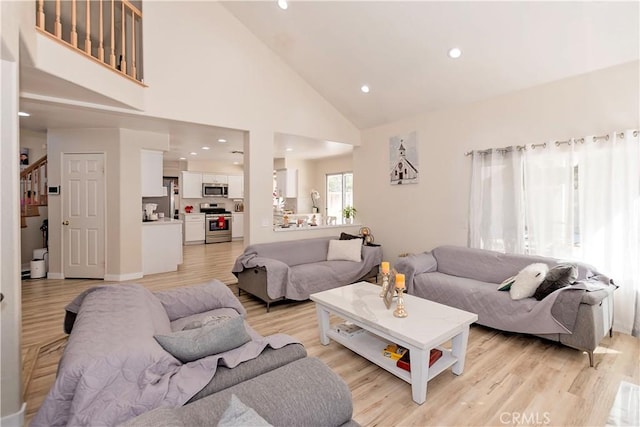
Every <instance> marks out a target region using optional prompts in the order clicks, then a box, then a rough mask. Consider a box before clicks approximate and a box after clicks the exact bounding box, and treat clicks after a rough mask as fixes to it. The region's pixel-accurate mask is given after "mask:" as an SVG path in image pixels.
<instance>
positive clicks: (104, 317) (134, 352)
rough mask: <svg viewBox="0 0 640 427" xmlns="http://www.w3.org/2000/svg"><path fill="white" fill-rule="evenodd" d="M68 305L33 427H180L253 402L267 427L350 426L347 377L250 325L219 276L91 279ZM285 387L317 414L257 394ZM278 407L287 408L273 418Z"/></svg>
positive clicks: (231, 415)
mask: <svg viewBox="0 0 640 427" xmlns="http://www.w3.org/2000/svg"><path fill="white" fill-rule="evenodd" d="M66 310H67V317H66V319H65V329H66V330H67V332H69V333H70V335H69V340H68V342H67V345H66V347H65V350H64V353H63V356H62V357H61V359H60V364H59V366H58V374H57V376H56V381H55V383H54V385H53V387H52V388H51V390H50V392H49V394H48V395H47V397H46V398H45V401H44V402H43V404H42V405H41V407H40V409H39V411H38V413H37V414H36V416H35V418H34V419H33V421H32V423H31V425H32V426H35V427H37V426H64V425H105V426H112V425H120V424H122V423H125V422H127V423H131V425H139V426H142V425H160V424H158V423H157V422H156V421H155V420H156V419H155V418H154V417H155V416H157V414H158V413H160V414H162V415H160V418H162V419H165V422H167V423H169V424H163V425H181V424H180V423H178V422H177V421H176V420H177V419H182V420H183V423H184V425H185V426H187V425H189V426H191V425H211V422H212V421H210V420H219V419H223V418H224V419H225V420H226V422H229V421H230V420H231V421H233V420H234V419H235V418H236V417H237V416H239V415H242V413H243V412H242V411H239V410H238V407H239V405H240V406H242V405H250V406H252V407H253V410H252V412H253V413H255V414H256V416H261V417H265V419H267V420H269V422H271V423H272V424H274V423H275V424H278V423H279V422H281V421H282V420H287V421H291V424H296V425H303V424H305V425H312V424H314V422H309V420H310V419H311V418H313V419H316V418H317V419H318V420H321V421H322V425H343V424H349V423H352V421H351V413H352V403H351V396H350V392H349V390H348V388H347V386H346V385H345V384H344V382H343V381H342V380H341V379H340V378H339V377H338V376H337V375H336V374H335V373H333V372H332V371H331V370H330V369H329V368H328V367H326V366H325V365H324V364H322V363H321V362H320V361H319V360H315V359H310V358H307V357H306V350H305V349H304V347H303V346H302V345H301V344H300V343H299V342H298V341H297V340H296V339H295V338H293V337H290V336H288V335H285V334H275V335H270V336H267V337H263V336H261V335H259V334H258V333H257V332H255V331H254V330H253V329H252V328H251V327H250V326H249V325H248V324H247V323H246V321H245V320H244V316H245V314H246V311H245V309H244V307H243V306H242V304H241V303H240V301H239V300H238V299H237V298H236V297H235V295H233V293H232V292H231V291H230V290H229V288H228V287H227V286H226V285H225V284H223V283H222V282H220V281H217V280H212V281H211V282H208V283H204V284H201V285H195V286H189V287H183V288H176V289H174V290H170V291H163V292H151V291H149V290H148V289H146V288H144V287H143V286H141V285H137V284H118V285H104V286H97V287H94V288H91V289H89V290H87V291H85V292H83V293H82V294H80V295H79V296H78V297H77V298H75V299H74V300H73V301H72V302H71V303H70V304H69V305H67V307H66ZM310 374H311V375H310ZM305 377H309V378H308V379H307V378H305ZM301 385H302V386H305V387H308V388H305V389H299V387H300V386H301ZM287 387H288V388H289V389H297V390H298V393H297V394H298V395H299V396H298V397H297V402H298V404H299V405H300V407H301V408H304V407H305V406H306V407H308V408H310V410H312V411H315V412H314V413H313V414H312V416H311V417H310V415H309V414H308V413H301V412H302V411H298V412H297V413H288V412H290V411H289V409H290V403H289V402H288V401H285V400H283V399H282V398H281V396H283V395H279V394H278V395H272V396H271V398H270V399H266V398H265V395H264V393H263V391H264V390H271V391H272V393H273V391H274V390H284V389H286V388H287ZM301 390H302V391H301ZM261 393H262V394H261ZM231 394H233V395H235V396H236V398H235V400H234V401H235V402H236V403H237V404H235V405H234V404H231V399H230V395H231ZM257 396H261V398H260V399H256V397H257ZM238 399H239V400H238ZM243 407H245V408H246V406H243ZM279 410H280V411H282V412H286V413H287V414H283V415H280V416H275V415H273V414H274V413H277V412H278V411H279ZM246 412H247V411H244V413H246ZM147 413H149V415H148V417H144V414H147ZM169 413H171V414H174V413H175V416H173V415H172V417H173V418H171V417H169V416H168V415H167V414H169ZM140 415H142V417H140V418H137V417H138V416H140ZM149 417H150V418H149ZM198 417H200V418H199V419H200V421H199V422H196V421H195V420H196V419H197V418H198ZM149 420H153V421H149ZM315 424H316V425H320V424H318V423H315Z"/></svg>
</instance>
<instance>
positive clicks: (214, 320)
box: [182, 314, 231, 331]
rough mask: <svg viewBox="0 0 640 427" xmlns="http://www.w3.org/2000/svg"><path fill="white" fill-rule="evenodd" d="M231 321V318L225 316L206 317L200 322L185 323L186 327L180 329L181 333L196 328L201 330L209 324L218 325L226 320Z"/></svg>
mask: <svg viewBox="0 0 640 427" xmlns="http://www.w3.org/2000/svg"><path fill="white" fill-rule="evenodd" d="M229 319H231V316H227V315H226V314H223V315H219V316H213V315H212V316H206V317H204V318H202V319H201V320H194V321H191V322H189V323H187V324H186V325H184V327H183V328H182V330H183V331H188V330H189V329H197V328H202V327H203V326H204V325H207V324H209V323H220V322H225V321H227V320H229Z"/></svg>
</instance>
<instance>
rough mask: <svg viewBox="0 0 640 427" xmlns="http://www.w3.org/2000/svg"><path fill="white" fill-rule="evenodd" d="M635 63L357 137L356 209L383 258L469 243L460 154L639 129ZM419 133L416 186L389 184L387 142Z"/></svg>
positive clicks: (465, 173) (465, 168)
mask: <svg viewBox="0 0 640 427" xmlns="http://www.w3.org/2000/svg"><path fill="white" fill-rule="evenodd" d="M639 75H640V69H639V62H637V61H636V62H633V63H629V64H624V65H620V66H617V67H613V68H609V69H605V70H601V71H598V72H594V73H590V74H586V75H582V76H577V77H573V78H568V79H565V80H561V81H558V82H554V83H551V84H546V85H543V86H539V87H534V88H531V89H528V90H523V91H520V92H515V93H511V94H507V95H505V96H501V97H498V98H494V99H490V100H487V101H483V102H478V103H474V104H471V105H466V106H463V107H460V108H455V109H450V110H443V111H436V112H432V113H424V114H421V115H418V116H415V117H408V118H405V119H403V120H399V121H396V122H393V123H389V124H387V125H384V126H380V127H376V128H372V129H367V130H364V131H363V133H362V139H363V144H362V146H360V147H356V148H355V149H354V186H355V188H354V195H355V206H357V207H358V216H359V219H360V220H361V221H363V222H364V223H366V224H367V225H369V226H370V227H371V228H372V232H373V234H374V235H375V237H376V242H379V243H381V244H382V245H383V250H384V257H385V259H387V260H390V261H394V260H395V259H396V258H397V256H398V255H399V254H400V253H403V252H421V251H425V250H430V249H432V248H433V247H435V246H437V245H441V244H454V245H463V246H466V244H467V232H468V226H467V218H468V209H469V205H468V196H469V183H470V167H471V159H470V158H469V157H467V156H465V155H464V153H465V151H468V150H471V149H481V148H490V147H503V146H508V145H514V144H519V145H523V144H530V143H541V142H544V141H549V140H558V139H560V140H562V139H567V138H569V137H579V136H583V135H589V134H595V135H599V134H602V133H606V132H610V131H614V130H621V129H628V128H635V129H637V128H638V127H639V120H640V119H639V117H640V108H639V99H638V94H639V93H640V88H639V82H638V80H639V79H638V76H639ZM411 131H417V132H418V151H419V165H420V175H421V176H420V183H419V184H416V185H406V186H393V187H392V186H391V185H390V184H389V175H388V169H389V154H388V153H389V138H390V137H392V136H394V135H399V134H406V133H408V132H411Z"/></svg>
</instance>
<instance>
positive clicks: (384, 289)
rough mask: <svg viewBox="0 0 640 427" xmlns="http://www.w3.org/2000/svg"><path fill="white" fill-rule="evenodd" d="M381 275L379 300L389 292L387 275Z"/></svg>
mask: <svg viewBox="0 0 640 427" xmlns="http://www.w3.org/2000/svg"><path fill="white" fill-rule="evenodd" d="M381 274H382V291H381V292H380V298H384V296H385V295H386V294H387V291H388V290H389V273H381Z"/></svg>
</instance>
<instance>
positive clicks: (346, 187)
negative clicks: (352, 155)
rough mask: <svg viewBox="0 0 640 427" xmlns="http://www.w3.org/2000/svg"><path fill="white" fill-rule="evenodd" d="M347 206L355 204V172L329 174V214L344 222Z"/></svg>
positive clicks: (339, 221)
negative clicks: (343, 211) (343, 216)
mask: <svg viewBox="0 0 640 427" xmlns="http://www.w3.org/2000/svg"><path fill="white" fill-rule="evenodd" d="M345 206H353V172H344V173H336V174H327V216H334V217H336V219H337V221H338V223H340V224H341V223H343V222H344V219H343V218H342V209H344V207H345Z"/></svg>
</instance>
